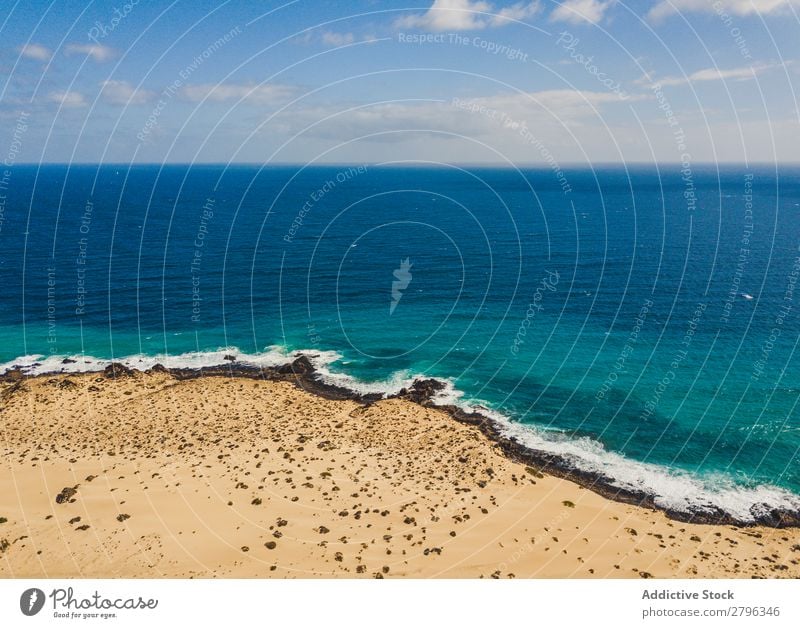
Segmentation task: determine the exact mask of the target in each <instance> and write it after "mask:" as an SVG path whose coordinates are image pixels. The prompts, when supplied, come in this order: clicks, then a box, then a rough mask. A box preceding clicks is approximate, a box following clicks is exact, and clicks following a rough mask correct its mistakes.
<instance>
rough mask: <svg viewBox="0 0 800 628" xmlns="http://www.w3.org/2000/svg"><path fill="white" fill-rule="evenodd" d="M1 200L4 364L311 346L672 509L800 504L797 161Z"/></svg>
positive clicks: (8, 194)
mask: <svg viewBox="0 0 800 628" xmlns="http://www.w3.org/2000/svg"><path fill="white" fill-rule="evenodd" d="M0 196H2V199H0V280H1V281H2V284H1V285H2V291H0V372H4V371H7V370H9V369H11V368H14V367H21V368H23V369H24V370H26V371H27V372H31V373H37V372H49V371H59V370H65V371H76V370H93V369H97V368H102V367H103V366H105V365H106V364H107V363H108V362H109V361H111V360H115V361H122V362H125V363H127V364H130V365H131V366H138V367H140V368H146V367H148V366H152V365H153V364H155V363H159V362H160V363H162V364H165V365H167V366H203V365H213V364H219V363H222V362H223V360H224V357H225V356H226V355H229V354H235V355H236V356H237V359H238V360H240V361H243V362H246V363H251V364H263V365H273V364H278V363H282V362H285V361H287V360H289V359H291V355H292V354H293V353H294V352H296V351H303V352H305V353H307V354H309V355H311V356H313V361H314V362H315V364H316V365H317V367H318V368H319V369H320V373H321V374H322V376H323V377H324V378H325V379H326V380H328V381H330V382H331V383H336V384H339V385H343V386H346V387H349V388H352V389H354V390H358V391H369V392H386V393H391V392H396V391H397V390H399V389H400V388H402V387H403V386H405V385H408V383H410V382H411V381H413V379H414V378H416V377H435V378H439V379H441V380H443V381H445V382H446V383H447V388H446V390H445V391H444V392H443V393H441V394H440V396H439V399H438V401H439V402H441V403H456V404H459V405H462V406H463V407H469V408H475V407H477V408H478V409H480V410H481V411H482V412H484V413H486V414H488V415H489V416H491V417H493V418H494V419H496V420H497V421H498V422H499V423H500V424H501V425H502V426H503V429H504V430H506V431H507V433H509V434H510V435H513V436H514V437H515V438H517V439H518V440H520V441H521V442H523V443H525V444H528V445H529V446H531V447H534V448H537V449H541V450H543V451H548V452H552V453H557V454H559V455H560V456H562V457H563V458H564V459H566V460H568V461H570V462H571V464H574V465H575V466H576V467H578V468H580V469H584V470H587V471H591V472H593V473H599V474H602V475H604V476H605V477H607V478H608V479H610V481H611V482H612V483H613V484H615V485H617V486H620V487H623V488H629V489H635V490H640V491H644V492H647V493H649V494H651V495H652V496H653V497H654V499H655V500H656V502H657V503H658V504H660V505H662V506H664V507H666V508H672V509H676V510H695V511H697V510H703V509H711V508H719V509H722V510H724V511H726V512H728V513H730V514H732V515H733V516H735V517H737V518H738V519H740V520H744V521H747V520H752V519H753V518H754V517H755V516H756V514H757V513H758V512H759V510H760V509H763V508H765V507H786V508H792V509H798V508H800V465H798V452H799V451H800V411H799V410H798V400H799V399H800V368H798V366H799V365H798V360H799V358H798V355H797V352H796V348H797V344H798V339H800V334H799V333H798V332H800V311H798V310H799V309H800V292H798V293H797V294H795V288H796V287H797V279H798V275H800V250H799V248H798V247H800V169H797V168H789V167H785V168H784V167H781V168H775V167H767V166H753V167H749V168H748V167H745V166H724V167H711V166H696V165H695V166H693V167H684V168H683V169H681V167H680V166H676V165H660V166H644V165H641V166H635V167H627V168H625V167H621V166H617V167H596V168H567V169H564V170H563V171H559V172H558V173H556V172H554V171H553V170H552V169H549V168H542V169H522V170H519V169H514V168H490V167H475V166H462V167H456V166H447V167H444V166H441V167H438V166H437V167H429V166H419V165H414V166H409V165H403V164H386V165H342V166H305V167H301V166H266V167H261V166H250V165H235V166H223V165H193V166H188V165H165V166H159V165H152V166H150V165H135V166H130V165H113V164H112V165H102V166H97V165H77V166H66V165H46V166H14V167H13V168H12V169H10V170H8V171H7V172H6V173H5V176H4V177H3V180H2V184H1V185H0ZM65 359H67V361H65Z"/></svg>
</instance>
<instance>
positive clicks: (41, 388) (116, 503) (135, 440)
mask: <svg viewBox="0 0 800 628" xmlns="http://www.w3.org/2000/svg"><path fill="white" fill-rule="evenodd" d="M0 395H2V399H1V400H0V449H2V452H3V464H2V466H1V467H0V575H2V576H3V577H72V576H83V577H204V578H207V577H217V578H224V577H280V578H287V577H289V578H298V577H300V578H306V577H424V578H428V577H469V578H481V577H482V578H492V577H495V578H497V577H499V578H510V577H517V578H530V577H568V578H574V577H579V578H585V577H595V578H609V577H623V578H631V577H633V578H641V577H650V576H652V577H746V578H749V577H752V576H761V577H795V578H796V577H800V530H798V529H797V528H790V529H772V528H763V527H752V528H737V527H733V526H714V525H696V524H686V523H681V522H678V521H673V520H670V519H668V518H667V517H666V516H665V515H664V514H663V513H661V512H657V511H653V510H649V509H644V508H640V507H636V506H631V505H627V504H621V503H618V502H614V501H610V500H607V499H605V498H603V497H601V496H599V495H597V494H595V493H593V492H591V491H590V490H587V489H584V488H582V487H579V486H578V485H576V484H574V483H572V482H570V481H568V480H564V479H559V478H555V477H551V476H548V475H546V474H544V473H542V472H541V471H540V470H537V469H534V468H531V467H526V466H525V465H522V464H519V463H516V462H513V461H510V460H509V459H507V458H506V457H504V456H503V454H502V453H501V452H500V451H499V448H498V447H497V445H495V444H494V443H492V442H491V441H490V440H488V439H487V438H486V437H485V436H484V435H483V434H481V433H480V431H478V429H477V428H475V427H472V426H469V425H463V424H460V423H458V422H456V421H454V420H453V419H452V417H450V416H449V415H448V414H446V413H444V412H442V411H439V410H436V409H431V408H424V407H421V406H419V405H417V404H414V403H412V402H410V401H406V400H400V399H388V400H383V401H379V402H377V403H374V404H371V405H363V404H360V403H358V402H356V401H352V400H330V399H325V398H323V397H320V396H317V395H313V394H311V393H308V392H306V391H304V390H302V389H300V388H298V387H297V386H295V385H293V384H292V383H289V382H281V381H260V380H255V379H245V378H235V379H233V378H225V377H203V378H199V379H191V380H185V381H179V380H177V379H174V378H173V377H172V376H171V375H170V374H168V373H163V372H156V373H135V374H133V375H132V376H124V375H123V376H120V377H117V378H116V379H115V378H109V377H106V376H104V375H103V374H101V373H91V374H82V375H71V376H40V377H34V378H22V379H19V380H17V381H10V380H6V381H3V382H2V383H0ZM65 489H66V490H65Z"/></svg>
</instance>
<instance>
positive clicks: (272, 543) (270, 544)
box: [264, 541, 278, 550]
mask: <svg viewBox="0 0 800 628" xmlns="http://www.w3.org/2000/svg"><path fill="white" fill-rule="evenodd" d="M264 547H266V548H267V549H268V550H274V549H275V548H276V547H278V544H277V543H276V542H275V541H267V542H266V543H264Z"/></svg>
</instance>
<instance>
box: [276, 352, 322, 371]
mask: <svg viewBox="0 0 800 628" xmlns="http://www.w3.org/2000/svg"><path fill="white" fill-rule="evenodd" d="M275 370H276V371H277V372H278V373H280V374H281V375H310V374H311V373H313V372H314V365H313V364H311V360H309V359H308V358H307V357H306V356H304V355H301V356H300V357H299V358H296V359H295V360H294V361H293V362H291V363H290V364H284V365H283V366H279V367H278V368H277V369H275Z"/></svg>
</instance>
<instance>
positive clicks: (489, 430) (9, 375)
mask: <svg viewBox="0 0 800 628" xmlns="http://www.w3.org/2000/svg"><path fill="white" fill-rule="evenodd" d="M310 357H314V356H313V355H311V356H310ZM225 360H226V363H225V364H221V365H217V366H210V367H202V368H173V369H167V368H166V367H164V366H162V365H160V364H157V365H155V366H154V367H152V368H150V369H147V370H144V371H142V372H144V373H168V374H169V375H170V376H172V377H173V378H175V379H177V380H191V379H197V378H201V377H228V378H237V377H238V378H248V379H262V380H269V381H286V382H291V383H293V384H294V385H295V386H297V387H298V388H301V389H302V390H304V391H306V392H308V393H311V394H314V395H318V396H320V397H323V398H325V399H329V400H351V401H355V402H357V403H360V404H363V405H365V406H369V405H371V404H373V403H375V402H377V401H379V400H381V399H385V398H390V399H391V398H398V399H404V400H407V401H411V402H413V403H415V404H418V405H420V406H423V407H432V408H436V409H437V410H441V411H443V412H445V413H446V414H448V415H449V416H450V417H452V418H453V419H454V420H456V421H458V422H459V423H463V424H466V425H471V426H474V427H476V428H478V429H479V430H480V431H481V433H483V434H484V435H485V436H486V437H487V438H488V439H489V440H490V441H491V442H492V443H494V444H495V445H497V447H499V449H500V450H501V451H502V453H503V454H504V455H505V456H506V457H507V458H509V459H510V460H513V461H515V462H519V463H521V464H524V465H526V466H527V468H528V469H529V473H533V474H539V475H541V474H548V475H551V476H555V477H558V478H563V479H566V480H569V481H572V482H574V483H576V484H578V485H580V486H582V487H584V488H587V489H589V490H591V491H593V492H595V493H597V494H599V495H601V496H602V497H605V498H606V499H610V500H613V501H617V502H621V503H625V504H630V505H634V506H638V507H641V508H647V509H651V510H655V511H661V512H663V513H664V514H665V515H666V516H667V517H668V518H670V519H673V520H676V521H680V522H684V523H693V524H707V525H730V526H736V527H755V526H764V527H769V528H777V529H780V528H795V527H800V511H790V510H786V509H774V508H773V509H770V508H767V507H766V506H765V507H764V508H763V509H762V510H761V511H760V512H755V511H754V512H753V517H754V518H753V520H749V521H741V520H738V519H736V518H734V517H732V516H731V515H730V514H729V513H726V512H724V511H722V510H720V509H718V508H715V509H709V510H704V511H698V512H684V511H680V510H674V509H669V508H663V507H662V506H660V505H658V504H657V503H656V502H655V500H654V498H653V496H652V495H650V494H648V493H646V492H644V491H632V490H628V489H624V488H620V487H618V486H615V485H614V483H613V480H612V479H611V478H608V477H606V476H604V475H602V474H598V473H590V472H587V471H584V470H581V469H578V468H576V467H575V466H574V465H573V464H571V463H570V462H569V461H568V460H566V459H565V458H563V457H560V456H558V455H554V454H551V453H547V452H543V451H537V450H535V449H531V448H529V447H527V446H525V445H523V444H521V443H519V442H518V441H516V440H515V439H513V438H509V437H508V436H506V435H505V434H504V433H503V430H502V428H501V427H500V426H499V425H498V424H497V422H496V421H494V420H493V419H491V418H489V417H487V416H485V415H483V414H481V413H479V412H465V411H464V410H463V409H461V408H459V407H457V406H455V405H439V404H434V403H433V398H434V397H435V395H436V394H437V393H438V392H440V391H441V390H442V389H443V388H444V384H443V383H442V382H441V381H438V380H436V379H424V380H419V379H418V380H415V381H414V383H413V384H412V386H410V387H409V388H404V389H402V390H401V391H399V392H398V393H396V394H391V395H387V396H384V395H382V394H378V393H373V394H366V395H362V394H359V393H357V392H355V391H352V390H350V389H347V388H343V387H340V386H335V385H331V384H327V383H325V382H323V381H321V380H320V378H319V377H318V375H317V370H316V368H315V367H314V365H313V363H312V362H311V360H310V359H309V356H307V355H304V354H300V355H297V356H296V357H295V359H294V360H293V361H291V362H289V363H286V364H284V365H281V366H276V367H258V366H251V365H247V364H243V363H240V362H237V360H236V356H235V355H227V356H225ZM135 372H137V369H132V368H129V367H127V366H125V365H123V364H121V363H116V362H115V363H112V364H110V365H108V366H107V367H106V368H105V369H104V370H103V376H104V377H105V378H109V379H114V378H124V377H130V376H132V375H134V373H135ZM48 375H63V373H58V372H56V373H52V374H41V375H37V376H36V377H47V376H48ZM25 377H26V376H25V374H24V373H23V372H22V371H21V370H20V369H11V370H10V371H8V372H6V373H5V374H3V375H0V381H6V382H9V381H11V382H16V383H17V384H18V385H22V383H23V381H24V379H25ZM754 508H755V506H754Z"/></svg>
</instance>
